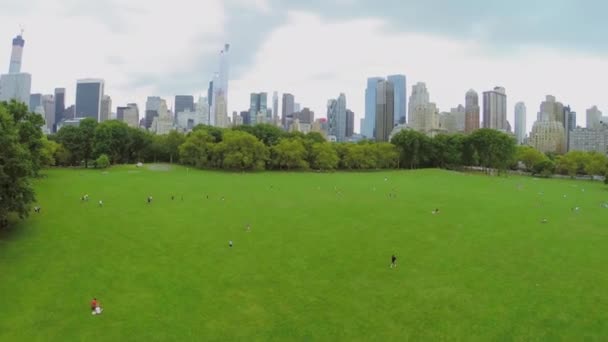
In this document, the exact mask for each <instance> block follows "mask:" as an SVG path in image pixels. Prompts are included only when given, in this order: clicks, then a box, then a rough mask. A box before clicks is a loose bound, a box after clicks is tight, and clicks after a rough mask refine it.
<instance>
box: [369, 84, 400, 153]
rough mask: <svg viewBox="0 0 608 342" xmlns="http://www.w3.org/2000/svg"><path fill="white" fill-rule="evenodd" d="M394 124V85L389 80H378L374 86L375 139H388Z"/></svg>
mask: <svg viewBox="0 0 608 342" xmlns="http://www.w3.org/2000/svg"><path fill="white" fill-rule="evenodd" d="M394 126H395V85H394V84H393V82H391V81H380V82H378V86H377V87H376V134H375V136H374V138H375V139H376V141H378V142H386V141H389V136H390V134H391V132H392V131H393V127H394Z"/></svg>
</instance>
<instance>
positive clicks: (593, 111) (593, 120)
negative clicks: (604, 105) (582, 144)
mask: <svg viewBox="0 0 608 342" xmlns="http://www.w3.org/2000/svg"><path fill="white" fill-rule="evenodd" d="M601 121H602V112H601V111H600V110H599V109H598V108H597V106H593V107H591V108H589V109H587V128H589V129H596V128H600V123H601Z"/></svg>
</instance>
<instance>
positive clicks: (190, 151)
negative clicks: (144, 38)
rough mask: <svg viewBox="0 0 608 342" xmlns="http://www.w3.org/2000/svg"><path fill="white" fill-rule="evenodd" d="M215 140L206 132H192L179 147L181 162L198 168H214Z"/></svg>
mask: <svg viewBox="0 0 608 342" xmlns="http://www.w3.org/2000/svg"><path fill="white" fill-rule="evenodd" d="M214 150H215V138H214V137H213V136H212V135H211V134H209V132H207V131H205V130H199V131H195V132H192V133H191V134H190V135H189V136H188V137H187V138H186V141H185V142H184V143H183V144H182V145H181V146H180V147H179V157H180V161H181V162H182V163H184V164H186V165H191V166H194V167H197V168H205V167H213V162H212V156H213V153H214Z"/></svg>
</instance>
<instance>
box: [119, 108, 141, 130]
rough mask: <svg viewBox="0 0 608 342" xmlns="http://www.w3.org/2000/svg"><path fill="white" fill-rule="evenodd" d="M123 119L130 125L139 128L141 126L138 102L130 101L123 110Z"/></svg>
mask: <svg viewBox="0 0 608 342" xmlns="http://www.w3.org/2000/svg"><path fill="white" fill-rule="evenodd" d="M122 121H123V122H125V123H126V124H127V125H129V127H133V128H137V126H139V107H138V106H137V104H136V103H129V104H127V107H126V108H125V110H124V112H123V118H122Z"/></svg>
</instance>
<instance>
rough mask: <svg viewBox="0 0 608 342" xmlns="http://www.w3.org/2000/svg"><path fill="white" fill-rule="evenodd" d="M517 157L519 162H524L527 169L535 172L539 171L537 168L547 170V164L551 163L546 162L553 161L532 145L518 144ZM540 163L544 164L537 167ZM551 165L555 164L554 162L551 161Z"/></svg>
mask: <svg viewBox="0 0 608 342" xmlns="http://www.w3.org/2000/svg"><path fill="white" fill-rule="evenodd" d="M515 159H516V161H517V162H521V163H522V164H524V165H525V167H526V170H527V171H533V172H534V173H535V174H537V173H538V172H536V170H545V169H546V166H547V165H549V164H547V163H545V162H546V161H551V160H550V159H549V158H548V157H547V156H546V155H545V154H543V153H541V152H540V151H538V150H537V149H535V148H534V147H532V146H517V151H516V153H515ZM539 164H542V166H540V167H537V166H538V165H539ZM551 165H553V166H555V164H554V163H553V162H551Z"/></svg>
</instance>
